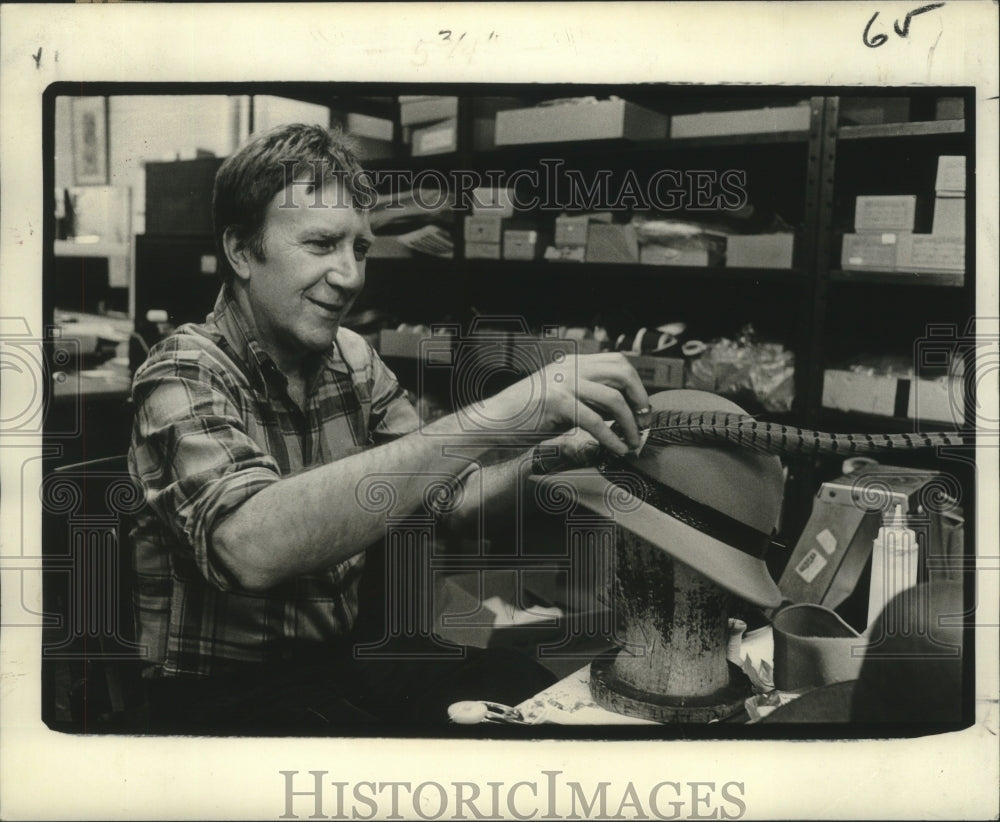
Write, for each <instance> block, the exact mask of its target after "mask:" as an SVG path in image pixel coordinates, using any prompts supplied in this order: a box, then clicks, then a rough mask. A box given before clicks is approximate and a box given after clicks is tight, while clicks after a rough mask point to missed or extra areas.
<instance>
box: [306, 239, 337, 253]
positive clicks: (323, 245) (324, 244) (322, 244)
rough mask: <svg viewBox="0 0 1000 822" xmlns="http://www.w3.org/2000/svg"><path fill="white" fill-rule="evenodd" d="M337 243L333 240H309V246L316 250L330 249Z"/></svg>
mask: <svg viewBox="0 0 1000 822" xmlns="http://www.w3.org/2000/svg"><path fill="white" fill-rule="evenodd" d="M336 245H337V243H336V241H334V240H310V241H309V247H310V248H314V249H316V250H317V251H330V250H332V249H333V248H335V247H336Z"/></svg>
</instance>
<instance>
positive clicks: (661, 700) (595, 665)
mask: <svg viewBox="0 0 1000 822" xmlns="http://www.w3.org/2000/svg"><path fill="white" fill-rule="evenodd" d="M620 653H623V652H622V651H619V650H617V649H613V650H611V651H606V652H605V653H603V654H601V655H600V656H599V657H597V659H595V660H594V661H593V662H592V663H591V665H590V694H591V696H593V698H594V701H595V702H596V703H597V704H598V705H600V706H601V707H602V708H605V709H607V710H609V711H615V712H616V713H619V714H624V715H625V716H634V717H638V718H640V719H649V720H652V721H653V722H696V723H705V722H711V721H713V720H716V719H727V718H729V717H731V716H735V715H736V714H738V713H739V712H740V711H741V710H743V703H744V701H745V700H746V699H747V697H749V696H752V695H753V688H752V686H751V684H750V680H749V679H748V678H747V677H746V675H745V674H743V672H742V671H740V670H739V669H738V668H736V666H734V665H730V666H729V684H728V685H727V686H726V687H724V688H721V689H719V690H717V691H715V692H714V693H711V694H706V695H703V696H669V695H664V694H656V693H650V692H648V691H643V690H640V689H638V688H636V687H634V686H633V685H630V684H629V683H627V682H624V681H623V680H622V679H621V678H620V677H619V676H618V674H617V673H616V671H615V659H616V658H617V656H618V654H620Z"/></svg>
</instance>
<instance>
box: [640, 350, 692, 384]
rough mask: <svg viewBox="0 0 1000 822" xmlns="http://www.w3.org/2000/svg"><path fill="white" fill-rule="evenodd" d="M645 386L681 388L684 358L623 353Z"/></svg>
mask: <svg viewBox="0 0 1000 822" xmlns="http://www.w3.org/2000/svg"><path fill="white" fill-rule="evenodd" d="M625 356H626V357H628V361H629V362H630V363H631V364H632V367H633V368H634V369H635V370H636V372H637V373H638V374H639V379H641V380H642V384H643V385H644V386H646V388H655V389H661V388H683V387H684V360H683V359H681V358H679V357H649V356H646V355H645V354H630V353H628V352H626V353H625Z"/></svg>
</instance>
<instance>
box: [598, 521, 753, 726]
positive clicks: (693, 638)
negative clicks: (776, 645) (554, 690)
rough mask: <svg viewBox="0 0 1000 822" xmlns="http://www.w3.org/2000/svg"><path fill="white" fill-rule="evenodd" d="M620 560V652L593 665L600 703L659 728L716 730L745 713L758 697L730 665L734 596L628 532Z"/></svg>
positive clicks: (616, 581) (620, 535) (616, 597)
mask: <svg viewBox="0 0 1000 822" xmlns="http://www.w3.org/2000/svg"><path fill="white" fill-rule="evenodd" d="M615 554H616V557H615V559H616V563H615V572H614V578H613V583H612V584H613V586H614V590H613V592H612V594H613V602H614V607H615V609H616V615H617V616H618V618H619V619H618V622H619V625H620V626H621V627H620V629H619V640H620V645H621V647H620V648H618V649H614V650H611V651H608V652H606V653H604V654H601V656H599V657H598V658H597V659H596V660H595V661H594V662H593V664H592V665H591V672H590V691H591V695H592V696H593V698H594V701H595V702H596V703H597V704H598V705H600V706H601V707H603V708H606V709H607V710H610V711H615V712H617V713H620V714H624V715H626V716H635V717H640V718H642V719H650V720H653V721H656V722H698V723H702V722H710V721H712V720H715V719H724V718H726V717H729V716H733V715H734V714H736V713H738V712H739V711H740V710H742V708H743V703H744V700H745V699H746V698H747V697H749V696H751V695H752V689H751V685H750V681H749V680H748V679H747V678H746V676H745V675H743V673H742V672H741V671H739V670H738V669H737V668H736V666H733V665H730V663H729V662H728V661H727V659H726V645H727V640H728V636H729V623H728V603H729V598H730V594H729V593H728V592H727V591H725V590H724V589H723V588H721V587H719V586H718V585H716V584H715V583H714V582H712V581H711V580H710V579H708V578H707V577H706V576H704V575H703V574H700V573H698V572H697V571H695V570H694V569H692V568H690V567H689V566H688V565H685V564H684V563H683V562H680V561H679V560H676V559H674V558H673V557H671V556H670V555H669V554H667V553H666V552H664V551H663V550H661V549H659V548H657V547H655V546H653V545H651V544H650V543H648V542H647V541H646V540H644V539H643V538H642V537H639V536H637V535H636V534H633V533H631V532H629V531H627V530H625V529H623V528H619V529H617V545H616V550H615Z"/></svg>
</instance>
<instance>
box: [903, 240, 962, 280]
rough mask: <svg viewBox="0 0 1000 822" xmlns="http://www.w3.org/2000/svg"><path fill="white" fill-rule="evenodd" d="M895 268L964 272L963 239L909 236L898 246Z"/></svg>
mask: <svg viewBox="0 0 1000 822" xmlns="http://www.w3.org/2000/svg"><path fill="white" fill-rule="evenodd" d="M897 253H898V259H897V263H896V265H897V268H900V269H914V270H921V269H930V270H932V271H965V238H964V237H939V236H937V235H935V234H910V235H909V236H908V237H905V238H904V239H903V241H902V242H900V244H899V249H898V252H897Z"/></svg>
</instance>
